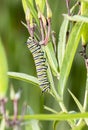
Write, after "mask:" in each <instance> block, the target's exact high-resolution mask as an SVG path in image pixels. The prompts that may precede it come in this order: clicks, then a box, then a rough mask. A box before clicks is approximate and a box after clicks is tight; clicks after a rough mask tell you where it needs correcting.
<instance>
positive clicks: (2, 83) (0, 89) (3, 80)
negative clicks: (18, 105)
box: [0, 39, 8, 99]
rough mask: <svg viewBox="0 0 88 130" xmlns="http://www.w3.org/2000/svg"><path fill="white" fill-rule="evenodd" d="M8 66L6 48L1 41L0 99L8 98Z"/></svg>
mask: <svg viewBox="0 0 88 130" xmlns="http://www.w3.org/2000/svg"><path fill="white" fill-rule="evenodd" d="M7 71H8V66H7V60H6V55H5V51H4V47H3V45H2V42H1V39H0V99H1V98H4V97H5V96H6V92H7V88H8V76H7Z"/></svg>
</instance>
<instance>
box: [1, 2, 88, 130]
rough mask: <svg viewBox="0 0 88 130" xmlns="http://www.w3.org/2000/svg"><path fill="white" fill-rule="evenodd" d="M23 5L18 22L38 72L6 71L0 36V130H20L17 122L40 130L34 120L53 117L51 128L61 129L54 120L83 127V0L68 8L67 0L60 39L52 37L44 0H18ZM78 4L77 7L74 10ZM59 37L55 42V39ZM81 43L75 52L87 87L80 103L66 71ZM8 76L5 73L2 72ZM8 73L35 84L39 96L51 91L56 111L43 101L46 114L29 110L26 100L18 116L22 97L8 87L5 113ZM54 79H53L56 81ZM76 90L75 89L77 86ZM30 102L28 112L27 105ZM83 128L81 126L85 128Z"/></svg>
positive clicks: (87, 24) (86, 10)
mask: <svg viewBox="0 0 88 130" xmlns="http://www.w3.org/2000/svg"><path fill="white" fill-rule="evenodd" d="M22 5H23V10H24V13H25V20H24V21H26V22H22V24H23V26H24V27H25V28H26V29H27V30H28V34H29V38H28V39H27V42H26V43H25V44H24V45H25V46H27V47H28V48H27V49H28V50H29V51H30V52H31V53H32V56H33V59H34V63H35V68H36V75H37V77H34V76H31V75H28V74H25V73H18V72H8V66H7V60H6V56H5V51H4V48H3V45H2V42H1V40H0V113H1V115H0V120H1V123H0V130H5V129H7V128H8V129H10V128H12V129H14V130H19V129H21V127H22V125H24V126H26V125H29V127H25V128H24V129H25V130H28V129H30V130H40V129H41V125H42V122H41V125H40V124H39V121H41V120H42V121H46V122H47V121H52V122H53V125H52V129H54V130H57V129H60V128H58V127H57V125H58V124H59V123H61V122H62V125H63V123H64V121H65V122H66V123H67V124H68V126H69V127H68V129H69V130H82V129H83V128H85V127H86V128H88V127H87V126H88V119H87V118H88V112H87V107H88V57H87V51H86V50H87V49H86V48H87V43H88V0H77V1H76V3H75V4H74V5H73V6H72V7H71V4H70V0H66V7H67V14H62V17H63V21H62V24H61V27H60V30H59V39H56V37H55V35H54V31H53V30H52V26H51V24H52V15H53V12H52V10H51V8H50V5H49V2H48V0H22ZM76 7H78V8H79V9H78V11H75V10H76ZM57 41H58V43H57ZM79 44H81V50H80V52H79V54H80V57H81V58H82V59H83V60H84V63H85V68H86V83H85V84H86V86H85V94H84V97H83V104H82V103H81V102H80V101H79V100H78V98H77V97H76V96H75V95H74V93H72V92H71V90H70V89H68V85H66V84H67V80H68V78H69V74H70V72H71V68H72V63H73V61H74V57H75V54H76V52H77V49H78V46H79ZM7 75H8V76H7ZM8 78H14V79H17V80H21V81H25V82H29V83H31V84H32V85H34V86H36V87H39V88H40V90H41V95H42V96H43V95H44V94H45V93H47V94H50V95H51V96H52V97H53V98H54V100H56V103H57V105H59V107H60V110H58V111H56V110H55V109H53V108H50V107H49V106H45V105H44V109H46V110H47V111H48V112H49V113H50V114H47V113H48V112H47V113H42V114H33V113H32V114H30V113H31V112H30V111H31V109H30V108H31V107H30V106H27V104H24V105H23V109H22V114H21V115H18V104H19V102H18V101H19V100H21V92H20V90H19V91H18V92H17V93H15V91H14V89H13V87H11V89H10V99H11V100H12V102H13V108H14V113H13V115H9V110H8V111H7V108H6V104H8V97H7V96H6V92H7V89H8ZM55 81H56V82H55ZM78 87H79V91H80V86H78ZM65 90H67V91H68V94H70V96H71V97H72V98H73V100H74V102H75V104H76V106H77V107H78V110H79V111H77V112H76V111H74V108H73V109H72V110H71V111H69V110H68V108H67V107H66V105H65V99H64V94H65ZM27 107H29V113H27V114H26V109H27ZM42 127H43V126H42ZM86 128H85V129H86Z"/></svg>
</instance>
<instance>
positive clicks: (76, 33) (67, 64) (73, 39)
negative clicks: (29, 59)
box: [58, 23, 83, 97]
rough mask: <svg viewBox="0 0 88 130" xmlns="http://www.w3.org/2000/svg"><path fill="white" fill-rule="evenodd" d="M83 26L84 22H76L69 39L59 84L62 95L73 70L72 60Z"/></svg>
mask: <svg viewBox="0 0 88 130" xmlns="http://www.w3.org/2000/svg"><path fill="white" fill-rule="evenodd" d="M82 27H83V23H76V24H75V26H74V27H73V29H72V32H71V34H70V36H69V39H68V43H67V46H66V51H65V54H64V59H63V63H62V66H61V71H60V80H59V85H58V91H59V93H60V95H61V96H62V97H63V92H64V89H65V86H66V82H67V79H68V76H69V73H70V70H71V66H72V62H73V59H74V56H75V53H76V50H77V47H78V44H79V40H80V37H81V31H82Z"/></svg>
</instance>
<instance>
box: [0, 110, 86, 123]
mask: <svg viewBox="0 0 88 130" xmlns="http://www.w3.org/2000/svg"><path fill="white" fill-rule="evenodd" d="M17 117H18V119H20V118H21V115H18V116H17ZM80 118H82V119H84V118H88V112H86V113H76V114H64V113H59V114H36V115H25V116H24V120H29V119H37V120H45V121H47V120H50V121H51V120H62V121H63V120H74V119H80ZM0 119H2V117H0ZM10 119H13V116H10Z"/></svg>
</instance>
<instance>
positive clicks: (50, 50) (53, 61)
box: [45, 42, 59, 76]
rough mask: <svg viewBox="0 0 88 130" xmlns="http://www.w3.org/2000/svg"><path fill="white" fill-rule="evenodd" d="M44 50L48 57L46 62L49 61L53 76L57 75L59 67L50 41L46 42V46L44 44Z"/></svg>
mask: <svg viewBox="0 0 88 130" xmlns="http://www.w3.org/2000/svg"><path fill="white" fill-rule="evenodd" d="M45 51H46V55H47V58H48V62H49V64H50V67H51V69H52V71H53V74H54V75H55V76H59V71H58V69H59V67H58V63H57V59H56V56H55V52H54V49H53V46H52V43H51V42H50V43H48V45H47V46H45Z"/></svg>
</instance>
